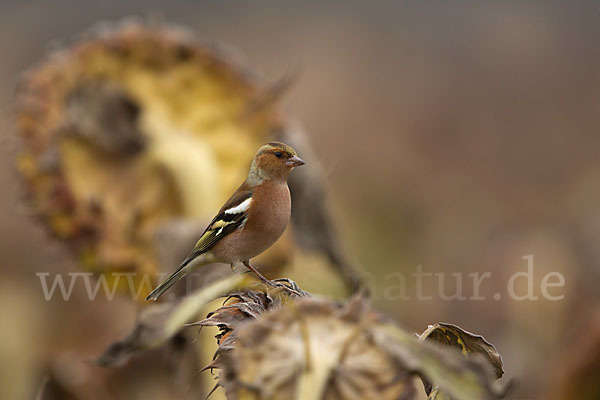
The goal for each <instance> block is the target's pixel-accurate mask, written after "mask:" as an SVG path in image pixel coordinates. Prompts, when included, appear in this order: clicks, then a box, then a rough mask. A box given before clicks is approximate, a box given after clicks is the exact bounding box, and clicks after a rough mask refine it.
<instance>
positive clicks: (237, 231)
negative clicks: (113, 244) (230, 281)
mask: <svg viewBox="0 0 600 400" xmlns="http://www.w3.org/2000/svg"><path fill="white" fill-rule="evenodd" d="M304 164H305V162H304V160H302V159H301V158H300V157H298V154H297V153H296V150H294V149H293V148H292V147H291V146H289V145H287V144H285V143H283V142H278V141H273V142H269V143H267V144H265V145H263V146H261V147H260V148H259V149H258V151H257V152H256V155H255V156H254V158H253V160H252V163H251V165H250V171H249V173H248V176H247V178H246V180H245V181H244V182H243V183H242V184H241V185H240V186H239V187H238V188H237V190H236V191H235V192H234V193H233V195H231V197H230V198H229V200H227V201H226V202H225V204H224V205H223V207H221V209H220V210H219V212H218V213H217V215H216V216H215V217H214V218H213V220H212V221H211V222H210V224H209V225H208V226H207V227H206V229H205V230H204V233H203V234H202V235H201V236H200V239H199V240H198V242H197V243H196V245H195V246H194V248H193V250H192V251H191V253H190V254H189V255H188V256H187V257H186V259H185V260H184V261H183V262H182V263H181V264H180V265H179V267H178V268H177V269H176V270H175V271H174V272H173V273H172V274H171V275H170V276H169V277H168V278H167V279H165V280H164V281H163V282H162V283H161V284H159V285H158V286H157V287H156V288H155V289H154V290H153V291H152V292H151V293H150V294H149V295H148V297H146V300H157V299H158V298H159V297H160V296H161V295H162V294H163V293H165V292H166V291H167V290H169V288H170V287H171V286H173V285H174V284H175V283H176V282H177V281H179V280H180V279H181V278H183V277H184V276H185V275H187V274H188V273H190V272H191V271H193V270H195V269H198V268H200V267H202V266H204V265H207V264H213V263H224V264H230V265H231V267H232V268H233V267H234V266H235V265H237V264H239V263H240V262H241V263H242V264H243V265H244V266H246V267H247V268H248V269H249V270H250V271H252V272H253V273H254V274H256V275H257V276H258V277H259V279H261V280H262V281H263V282H265V283H270V281H268V280H267V279H266V278H264V277H263V276H262V275H261V274H260V273H259V272H258V271H257V270H256V269H255V268H254V267H253V266H252V265H251V264H250V259H252V258H254V257H256V256H258V255H259V254H261V253H262V252H264V251H265V250H267V249H268V248H269V247H271V246H272V245H273V244H274V243H275V242H276V241H277V239H279V237H280V236H281V235H282V234H283V232H284V231H285V229H286V227H287V225H288V222H289V220H290V215H291V195H290V190H289V188H288V184H287V180H288V176H289V175H290V173H291V172H292V170H293V169H294V168H296V167H299V166H301V165H304Z"/></svg>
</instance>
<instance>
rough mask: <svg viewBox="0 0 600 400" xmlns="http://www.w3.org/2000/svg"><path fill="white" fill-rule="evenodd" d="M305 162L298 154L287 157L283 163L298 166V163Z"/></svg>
mask: <svg viewBox="0 0 600 400" xmlns="http://www.w3.org/2000/svg"><path fill="white" fill-rule="evenodd" d="M304 164H306V163H305V162H304V160H302V159H301V158H300V157H298V156H293V157H290V158H288V160H287V161H286V162H285V165H287V166H290V167H299V166H300V165H304Z"/></svg>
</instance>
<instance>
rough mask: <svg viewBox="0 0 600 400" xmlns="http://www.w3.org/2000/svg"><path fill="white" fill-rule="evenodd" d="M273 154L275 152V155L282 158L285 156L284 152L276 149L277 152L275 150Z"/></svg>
mask: <svg viewBox="0 0 600 400" xmlns="http://www.w3.org/2000/svg"><path fill="white" fill-rule="evenodd" d="M273 154H275V157H277V158H281V157H283V153H282V152H280V151H276V152H275V153H273Z"/></svg>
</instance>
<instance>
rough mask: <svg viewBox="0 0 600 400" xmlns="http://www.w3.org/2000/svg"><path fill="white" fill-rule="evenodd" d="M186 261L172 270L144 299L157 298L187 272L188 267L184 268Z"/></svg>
mask: <svg viewBox="0 0 600 400" xmlns="http://www.w3.org/2000/svg"><path fill="white" fill-rule="evenodd" d="M186 266H187V263H183V264H181V266H180V267H179V268H177V270H176V271H175V272H173V273H172V274H171V275H170V276H169V277H168V278H167V279H165V281H164V282H163V283H161V284H160V285H158V286H157V287H156V289H154V290H153V291H152V292H150V294H149V295H148V297H146V300H157V299H158V298H159V297H160V296H161V295H162V294H163V293H164V292H166V291H167V290H169V289H170V288H171V286H173V285H174V284H176V283H177V281H179V280H180V279H181V278H183V276H184V275H185V274H187V272H188V269H187V268H186Z"/></svg>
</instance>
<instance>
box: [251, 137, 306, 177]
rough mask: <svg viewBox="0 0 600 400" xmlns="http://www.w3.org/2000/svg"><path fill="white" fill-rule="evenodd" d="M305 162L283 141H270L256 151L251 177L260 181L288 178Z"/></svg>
mask: <svg viewBox="0 0 600 400" xmlns="http://www.w3.org/2000/svg"><path fill="white" fill-rule="evenodd" d="M303 164H304V161H303V160H302V159H301V158H300V157H298V154H297V153H296V150H294V149H293V148H292V147H291V146H288V145H287V144H285V143H281V142H269V143H267V144H265V145H264V146H262V147H261V148H260V149H258V152H256V155H255V156H254V160H252V166H251V167H250V176H249V178H254V179H255V180H258V182H260V181H262V180H265V179H272V180H286V179H287V177H288V175H289V174H290V172H291V171H292V170H293V169H294V168H295V167H298V166H300V165H303Z"/></svg>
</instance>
